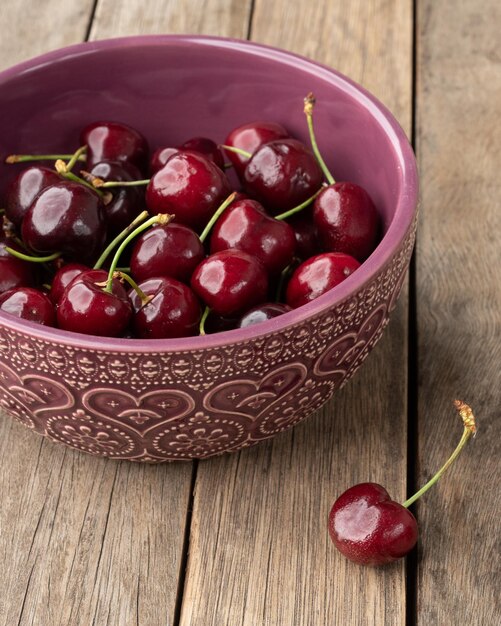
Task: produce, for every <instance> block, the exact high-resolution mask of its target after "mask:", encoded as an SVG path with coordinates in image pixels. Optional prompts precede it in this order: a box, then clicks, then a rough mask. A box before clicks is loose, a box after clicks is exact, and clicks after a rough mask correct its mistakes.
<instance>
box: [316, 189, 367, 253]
mask: <svg viewBox="0 0 501 626" xmlns="http://www.w3.org/2000/svg"><path fill="white" fill-rule="evenodd" d="M313 219H314V221H315V224H316V226H317V229H318V233H319V237H320V240H321V242H322V244H323V247H324V249H325V250H328V251H331V252H344V253H345V254H349V255H351V256H353V257H355V258H356V259H358V260H359V261H360V262H362V261H365V259H366V258H367V257H368V256H369V255H370V254H371V252H372V251H373V250H374V248H375V247H376V244H377V241H378V236H379V216H378V213H377V210H376V207H375V206H374V203H373V202H372V200H371V198H370V196H369V194H368V193H367V192H366V191H365V190H364V189H362V187H359V186H358V185H355V184H354V183H345V182H342V183H334V184H333V185H329V187H326V188H325V189H324V190H323V191H321V192H320V194H319V195H318V196H317V198H316V200H315V204H314V206H313Z"/></svg>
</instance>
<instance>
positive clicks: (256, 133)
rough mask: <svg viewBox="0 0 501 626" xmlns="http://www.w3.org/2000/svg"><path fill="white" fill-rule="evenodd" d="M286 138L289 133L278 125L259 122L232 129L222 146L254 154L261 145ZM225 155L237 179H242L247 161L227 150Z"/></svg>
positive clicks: (243, 157)
mask: <svg viewBox="0 0 501 626" xmlns="http://www.w3.org/2000/svg"><path fill="white" fill-rule="evenodd" d="M287 137H289V133H288V132H287V131H286V130H285V128H284V127H283V126H281V125H280V124H275V122H261V121H259V122H251V123H250V124H243V125H242V126H238V127H237V128H234V129H233V130H232V131H231V133H230V134H229V135H228V137H226V139H225V141H224V144H225V145H226V146H231V147H233V148H239V149H240V150H244V151H245V152H249V153H250V154H254V152H255V151H256V150H257V149H258V148H260V147H261V146H262V145H263V144H265V143H269V142H270V141H275V140H276V139H286V138H287ZM226 155H227V157H228V159H229V160H230V161H231V163H232V164H233V167H234V169H235V172H236V173H237V175H238V177H239V178H242V177H243V174H244V170H245V168H246V166H247V163H248V161H249V159H248V158H247V157H245V156H243V155H242V154H237V153H236V152H230V151H229V150H227V151H226Z"/></svg>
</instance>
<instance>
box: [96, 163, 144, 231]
mask: <svg viewBox="0 0 501 626" xmlns="http://www.w3.org/2000/svg"><path fill="white" fill-rule="evenodd" d="M134 170H135V172H134ZM90 173H91V174H92V175H93V176H97V177H98V178H101V179H102V180H104V181H110V180H111V181H118V182H128V181H132V180H139V178H140V177H141V173H140V172H139V170H137V168H136V167H135V166H130V165H128V164H127V163H120V162H118V161H115V162H112V161H101V163H96V165H94V167H92V169H91V170H90ZM110 191H111V193H112V196H113V199H112V200H111V201H110V202H108V203H107V204H105V205H104V213H105V216H106V225H107V235H108V239H109V240H111V239H113V238H114V237H116V235H118V234H119V233H121V232H122V231H123V230H124V229H125V228H127V226H128V225H129V224H130V223H131V222H132V220H133V219H134V218H135V217H137V216H138V215H139V213H141V211H142V210H143V209H144V204H145V203H144V191H143V190H142V188H141V187H113V189H111V190H110Z"/></svg>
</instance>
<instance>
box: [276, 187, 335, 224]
mask: <svg viewBox="0 0 501 626" xmlns="http://www.w3.org/2000/svg"><path fill="white" fill-rule="evenodd" d="M324 189H325V185H322V186H321V187H320V189H318V191H315V193H314V194H313V195H312V196H310V197H309V198H308V199H307V200H305V201H304V202H302V203H301V204H298V205H297V206H295V207H293V208H292V209H289V210H288V211H285V213H280V215H276V216H275V219H276V220H286V219H287V218H288V217H292V216H293V215H296V213H300V212H301V211H302V210H303V209H306V208H307V207H309V206H310V204H313V202H315V198H316V197H317V196H318V194H319V193H320V192H321V191H323V190H324Z"/></svg>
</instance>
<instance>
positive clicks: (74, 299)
mask: <svg viewBox="0 0 501 626" xmlns="http://www.w3.org/2000/svg"><path fill="white" fill-rule="evenodd" d="M107 280H108V274H107V272H105V271H104V270H90V271H88V272H83V273H82V274H79V275H78V276H76V278H74V279H73V280H72V281H71V283H70V284H69V285H68V287H67V288H66V290H65V291H64V293H63V295H62V297H61V299H60V300H59V304H58V307H57V324H58V326H59V328H62V329H63V330H71V331H73V332H75V333H83V334H85V335H99V336H101V337H120V336H121V335H123V334H124V332H125V330H126V328H127V326H128V325H129V322H130V319H131V316H132V306H131V304H130V302H129V299H128V297H127V292H126V291H125V289H124V288H123V286H122V285H121V283H120V281H118V280H117V279H115V278H114V279H113V282H112V292H111V293H108V292H107V291H105V290H104V287H103V285H104V284H105V283H106V281H107Z"/></svg>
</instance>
